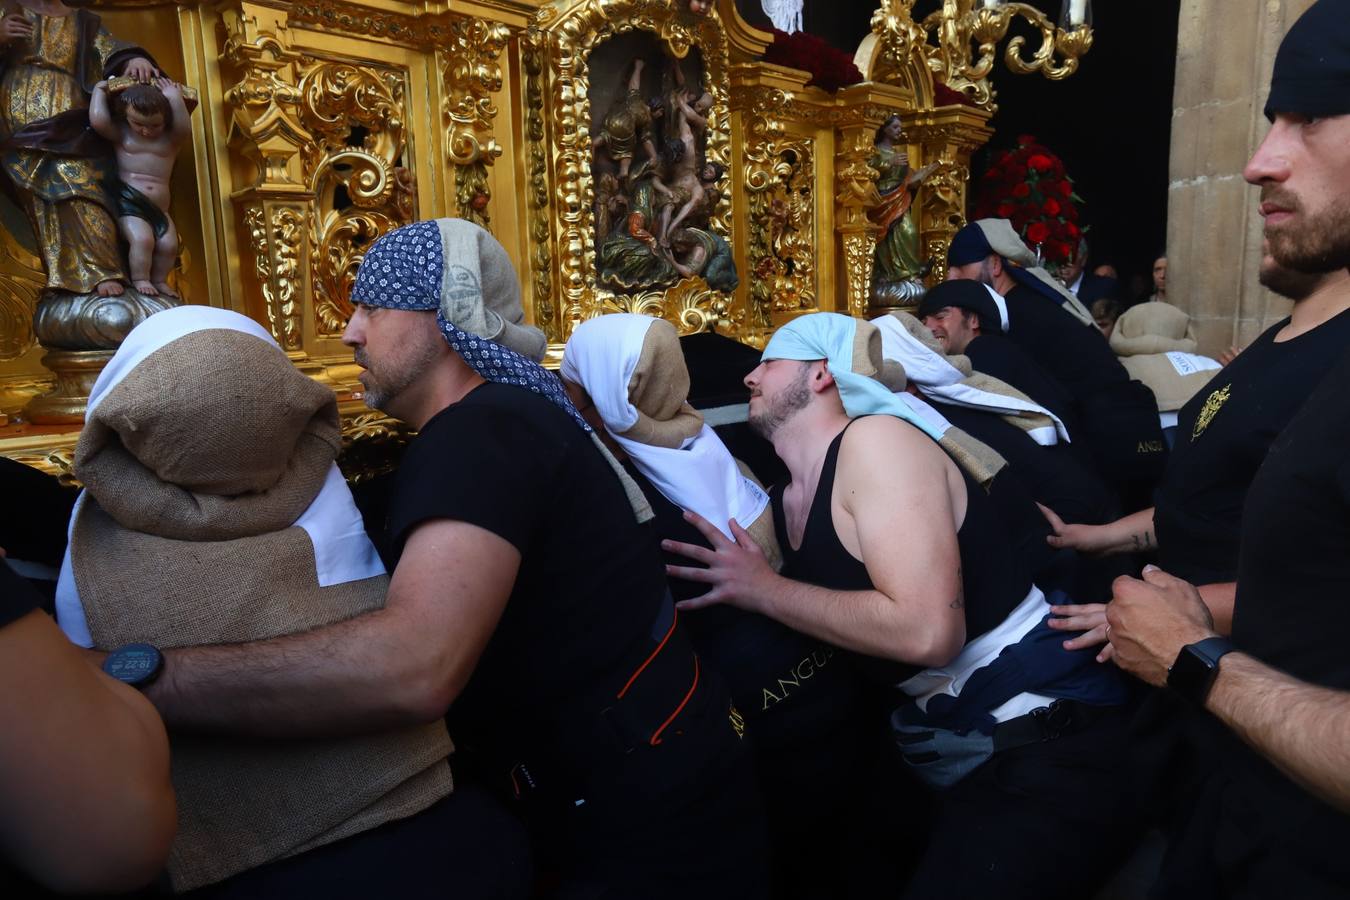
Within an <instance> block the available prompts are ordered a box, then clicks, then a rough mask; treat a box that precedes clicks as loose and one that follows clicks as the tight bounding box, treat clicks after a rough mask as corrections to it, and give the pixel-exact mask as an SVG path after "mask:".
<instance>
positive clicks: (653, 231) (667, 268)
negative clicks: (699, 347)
mask: <svg viewBox="0 0 1350 900" xmlns="http://www.w3.org/2000/svg"><path fill="white" fill-rule="evenodd" d="M705 6H706V4H701V3H693V4H690V3H687V2H680V3H676V4H673V5H672V4H669V3H667V2H664V0H617V2H616V0H586V2H582V3H579V4H564V3H562V2H555V3H552V4H550V5H548V6H546V7H543V8H542V9H540V11H539V13H538V14H537V16H536V18H535V21H534V25H533V26H532V28H531V29H530V37H528V38H527V40H526V50H525V54H524V56H523V61H524V63H525V69H526V73H527V83H526V92H525V93H526V133H527V139H528V140H529V141H530V146H529V147H528V148H527V153H528V154H529V156H527V160H526V164H527V172H529V173H530V175H529V177H530V179H531V184H530V188H529V190H530V197H529V205H530V207H531V209H532V210H534V213H535V218H534V220H533V222H532V235H533V236H534V237H536V238H539V237H543V238H545V239H546V241H547V242H548V244H549V247H548V249H547V252H546V253H538V252H537V253H536V257H537V258H541V260H540V261H542V262H543V263H544V265H546V266H547V267H548V268H549V269H550V270H551V271H550V275H549V278H548V282H547V284H544V283H543V278H542V277H541V276H540V274H539V273H538V271H537V270H536V273H535V282H536V283H535V309H536V323H537V324H539V325H540V327H543V328H544V329H545V331H546V333H548V334H549V336H550V339H551V340H558V339H561V338H565V337H566V334H567V332H568V331H569V330H570V327H571V324H572V323H575V322H577V321H580V320H582V319H585V318H589V317H590V316H592V315H595V314H598V313H599V312H602V311H605V310H608V309H614V308H630V307H635V306H640V307H643V308H656V306H658V305H659V306H661V308H667V309H674V308H675V307H679V308H681V309H684V308H688V304H690V303H693V304H695V305H697V306H698V308H699V309H700V310H701V312H699V313H697V314H695V313H692V312H691V313H689V314H687V315H684V316H683V317H682V318H681V316H680V314H679V313H678V312H674V313H672V316H673V320H676V319H678V320H680V321H682V322H694V321H700V322H711V321H714V320H719V321H720V320H723V318H724V313H725V314H727V315H732V316H733V317H735V315H734V313H732V312H731V304H730V302H729V300H726V299H724V295H725V294H726V293H728V292H729V291H731V290H734V289H735V286H736V284H737V275H736V271H735V265H734V263H733V261H732V251H731V241H730V237H731V231H730V219H731V216H730V212H731V202H730V184H729V182H730V179H729V177H728V172H727V160H728V159H729V156H730V132H729V130H728V118H727V92H728V80H727V67H728V63H727V42H726V35H725V33H724V32H723V30H722V26H721V22H720V20H719V19H718V18H717V16H716V15H715V14H713V13H712V12H711V11H710V10H709V9H706V8H704V7H705ZM532 55H533V58H532ZM532 66H533V67H534V68H533V69H532ZM536 89H537V91H538V93H535V91H536ZM536 103H538V104H539V106H540V107H542V108H546V109H547V115H546V116H544V115H540V116H539V118H540V127H538V128H537V129H536V128H535V127H534V125H533V124H532V119H533V117H534V116H535V115H536V112H535V109H536ZM535 134H538V135H539V137H538V138H536V137H534V136H533V135H535ZM540 144H542V146H540ZM537 151H541V152H542V157H543V159H542V166H543V171H542V172H541V173H540V177H541V178H542V180H543V183H544V184H545V185H551V187H552V190H551V191H550V190H548V188H547V187H545V188H544V191H543V193H544V194H545V195H546V197H538V198H536V197H535V196H534V195H535V193H536V181H535V174H534V173H535V172H536V171H537V166H538V163H539V162H540V160H539V157H537V156H535V153H536V152H537ZM540 201H542V202H540ZM532 262H534V260H532ZM554 286H556V287H554ZM549 287H553V291H552V296H550V292H549V290H548V288H549ZM653 293H656V294H665V295H669V296H668V297H666V299H665V300H657V299H656V298H655V297H652V296H649V295H651V294H653ZM676 298H678V299H676ZM544 303H547V304H548V305H549V306H550V309H549V310H548V312H550V313H551V314H552V316H553V318H554V319H555V321H556V323H557V324H556V325H555V326H552V327H550V325H549V324H548V323H547V322H546V321H545V320H544V317H543V316H542V315H540V313H541V312H543V311H544V310H541V304H544ZM682 327H684V326H683V325H682Z"/></svg>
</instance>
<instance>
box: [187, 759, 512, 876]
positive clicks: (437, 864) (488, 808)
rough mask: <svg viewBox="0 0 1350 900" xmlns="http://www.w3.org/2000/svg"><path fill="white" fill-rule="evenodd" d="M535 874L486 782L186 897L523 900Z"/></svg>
mask: <svg viewBox="0 0 1350 900" xmlns="http://www.w3.org/2000/svg"><path fill="white" fill-rule="evenodd" d="M530 875H531V870H530V857H529V844H528V840H527V838H526V836H525V830H524V828H523V827H522V826H521V825H520V824H519V823H518V822H517V821H516V820H515V819H514V818H513V817H512V816H511V815H510V814H509V813H508V812H507V811H506V810H505V809H504V808H503V807H502V806H501V804H500V803H498V802H497V801H496V800H494V799H492V798H491V797H490V796H489V795H488V794H487V793H486V792H485V791H483V790H482V789H481V788H477V787H474V786H472V785H463V786H462V785H459V784H456V785H455V792H454V793H453V794H451V795H450V796H449V797H447V798H445V799H444V800H442V801H440V802H439V803H437V804H436V805H434V806H432V807H431V808H430V809H427V810H425V811H423V812H421V813H418V814H417V815H415V816H410V817H409V818H406V819H400V820H398V821H395V822H389V823H386V824H384V825H381V826H380V827H379V828H373V829H371V830H370V831H366V832H363V833H361V834H358V835H355V836H354V837H350V838H347V839H346V840H342V841H337V842H336V843H333V844H327V845H325V846H323V847H319V848H316V849H314V850H311V851H309V852H308V853H302V854H301V855H299V856H293V857H291V858H289V859H283V860H278V861H277V862H274V863H270V864H268V865H265V866H259V867H258V868H256V869H251V870H249V871H247V872H243V873H241V874H239V875H236V876H235V877H233V878H230V879H227V880H226V881H223V882H220V883H219V884H214V885H209V886H207V887H204V888H201V889H200V890H196V891H191V892H190V893H187V894H184V895H182V896H184V897H191V898H193V900H270V898H277V900H283V898H285V900H293V898H298V897H328V898H334V900H337V898H344V897H398V898H400V900H420V898H428V900H429V898H433V897H434V898H444V897H454V898H457V900H524V898H526V897H528V896H529V891H530Z"/></svg>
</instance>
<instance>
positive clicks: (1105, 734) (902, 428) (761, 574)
mask: <svg viewBox="0 0 1350 900" xmlns="http://www.w3.org/2000/svg"><path fill="white" fill-rule="evenodd" d="M879 344H880V340H879V335H878V332H877V331H876V329H875V327H874V326H872V325H871V324H870V323H867V322H862V321H860V320H857V319H852V318H850V317H847V316H841V315H837V314H834V313H816V314H812V315H808V316H802V317H800V318H797V319H794V320H792V321H791V322H789V323H788V324H787V325H784V326H782V327H781V328H779V329H778V331H777V332H775V333H774V335H773V337H772V338H771V339H770V341H769V343H768V345H767V346H766V347H765V349H764V357H763V362H762V363H761V364H760V366H759V367H758V368H756V369H755V370H754V371H753V372H751V373H750V374H749V375H748V376H747V377H746V384H747V385H749V387H750V389H751V400H750V418H751V421H752V422H753V423H755V424H756V426H757V427H758V429H759V430H760V431H761V432H762V433H763V434H765V435H766V436H767V437H768V438H769V439H770V440H772V442H773V444H774V448H775V450H776V451H777V452H778V454H779V455H780V456H781V457H782V458H783V461H784V462H785V463H786V465H787V467H788V470H789V472H790V474H791V481H790V482H789V483H788V484H786V485H783V486H778V487H775V489H774V490H773V491H772V492H771V496H772V499H773V502H774V513H775V524H776V528H777V531H778V534H779V535H780V542H781V546H782V550H783V556H784V565H783V570H782V572H781V573H776V572H774V571H773V569H772V568H771V567H770V566H769V565H768V564H767V562H766V561H765V559H764V557H763V554H762V553H760V552H759V550H758V548H757V547H756V546H755V545H754V543H753V541H751V540H750V539H749V536H748V535H747V534H746V533H745V531H744V530H743V529H739V528H736V527H733V528H732V532H733V535H734V537H735V540H734V541H733V540H729V539H728V538H727V537H726V536H725V535H723V534H722V533H721V532H720V531H719V530H717V529H715V528H713V527H712V526H710V525H708V523H706V522H704V521H703V520H702V519H699V518H697V517H694V518H693V521H694V522H695V523H697V524H699V525H700V530H701V531H702V533H703V535H704V537H705V539H706V540H707V541H708V542H709V543H710V544H711V545H712V547H713V549H712V550H708V549H705V548H702V547H698V546H695V545H691V544H679V545H675V546H673V547H672V548H671V549H674V550H676V551H677V552H680V553H682V554H684V555H686V556H689V557H690V558H691V559H693V560H694V561H696V562H699V563H702V564H704V565H705V566H707V568H695V567H674V568H672V573H673V574H677V575H680V576H681V577H685V578H689V579H691V580H694V581H698V582H703V583H707V584H710V585H712V589H711V590H710V591H709V592H708V593H707V594H705V595H704V596H702V597H700V598H698V599H697V600H692V601H686V604H685V605H687V606H689V607H695V606H703V605H708V604H712V603H730V604H733V605H735V606H738V607H740V608H742V609H746V610H750V611H754V612H758V613H761V614H763V615H767V616H769V617H770V618H774V619H777V620H778V621H780V622H782V623H784V624H786V625H788V626H789V627H792V628H794V629H797V630H800V631H802V632H804V633H806V634H811V635H814V636H817V637H819V638H821V639H822V640H825V641H828V642H830V643H832V644H834V645H836V646H837V647H839V648H841V652H845V653H847V654H849V655H850V656H857V657H867V658H871V659H873V660H874V661H876V660H886V661H889V662H890V663H891V664H892V665H891V666H889V667H886V671H887V674H888V675H889V677H890V683H891V684H893V685H897V686H898V687H899V690H900V693H901V694H902V695H903V697H899V696H896V700H897V701H899V708H898V709H896V710H895V712H894V713H893V714H892V717H891V722H892V728H893V732H894V738H895V741H896V744H897V746H898V748H899V750H900V752H901V755H902V756H903V757H904V758H905V760H906V762H907V763H908V764H909V766H910V771H912V772H914V773H915V774H917V775H918V776H919V777H920V778H921V779H922V780H923V781H925V782H926V783H927V784H929V785H930V786H932V787H934V788H935V789H937V790H938V791H939V792H940V793H939V795H938V811H937V814H936V816H935V818H933V819H932V820H931V825H930V827H928V828H926V829H925V831H926V832H927V834H926V837H928V839H929V840H928V849H927V850H926V852H925V855H924V858H923V860H922V861H921V862H920V864H919V868H918V871H917V872H916V873H915V874H914V876H913V878H912V880H911V882H910V884H909V886H908V888H907V893H905V895H904V896H908V897H932V896H953V897H983V896H1000V897H1059V896H1062V897H1078V896H1081V895H1082V894H1083V892H1084V891H1085V890H1089V891H1090V887H1091V885H1092V883H1093V882H1094V881H1095V880H1096V879H1098V878H1100V877H1101V876H1102V875H1104V874H1105V873H1106V872H1107V871H1109V869H1110V867H1111V865H1112V863H1113V861H1114V855H1115V850H1114V848H1111V847H1103V846H1102V845H1101V843H1100V842H1101V839H1102V838H1103V837H1106V836H1108V835H1109V834H1110V833H1111V832H1112V830H1113V829H1114V828H1116V827H1119V825H1120V824H1121V823H1122V822H1123V821H1125V820H1127V819H1128V818H1129V815H1128V810H1129V803H1130V801H1129V796H1128V790H1127V788H1126V786H1125V785H1123V784H1121V783H1119V781H1118V780H1117V779H1115V777H1114V769H1115V766H1116V765H1117V764H1118V762H1119V759H1120V754H1121V753H1122V751H1121V749H1120V745H1121V743H1122V740H1121V739H1122V737H1123V728H1124V717H1123V715H1122V714H1121V712H1120V710H1119V708H1118V704H1119V703H1120V702H1121V701H1122V699H1123V695H1122V687H1121V685H1120V684H1119V683H1118V682H1117V681H1116V680H1115V673H1113V672H1111V671H1110V670H1108V669H1105V668H1104V667H1101V666H1097V665H1096V664H1095V662H1093V660H1092V655H1091V654H1090V653H1089V654H1081V653H1079V654H1076V653H1072V652H1070V651H1067V650H1065V649H1063V648H1062V647H1061V646H1060V642H1059V640H1058V639H1057V638H1058V635H1056V634H1055V633H1054V632H1053V631H1050V630H1049V629H1048V628H1047V627H1046V626H1045V619H1046V618H1047V616H1048V613H1049V607H1048V605H1047V604H1046V601H1045V598H1044V596H1043V595H1042V594H1041V592H1040V591H1039V590H1037V589H1036V588H1035V587H1034V586H1032V585H1031V584H1030V581H1029V578H1026V577H1025V576H1019V575H1018V570H1017V567H1016V565H1015V564H1014V561H1013V560H1012V558H1011V553H1010V550H1009V547H1008V542H1007V540H1006V538H1005V536H1004V535H1003V533H1002V528H1001V526H1000V524H999V523H998V522H997V521H996V520H995V518H994V513H993V511H992V510H991V509H990V507H989V506H988V505H987V504H988V500H987V498H986V497H985V496H984V493H983V491H982V490H981V488H980V487H979V486H978V484H977V483H976V482H975V481H974V479H972V478H971V477H970V476H968V475H966V474H965V473H964V472H963V471H962V470H961V469H959V468H958V467H957V466H956V465H955V464H953V462H952V461H951V460H950V459H948V458H947V457H946V456H945V455H944V453H943V452H942V451H941V450H940V449H939V447H938V445H937V443H936V439H937V437H938V434H937V433H936V432H935V431H934V429H933V427H932V424H931V422H929V421H927V420H926V419H925V418H923V417H922V415H920V414H918V413H916V411H915V410H914V408H913V407H912V406H910V405H909V404H908V403H906V402H904V400H903V397H904V395H896V394H892V393H891V392H890V391H889V390H888V389H887V388H886V387H884V386H883V385H882V384H881V383H880V382H878V381H877V380H875V376H876V373H877V368H878V365H879V363H880V352H879V351H880V347H879ZM898 472H902V473H903V477H897V473H898ZM871 668H873V669H874V670H875V669H880V668H882V667H880V666H879V665H877V666H873V667H871ZM892 705H893V704H892ZM1085 796H1091V797H1092V798H1093V803H1091V804H1084V803H1082V802H1081V801H1082V798H1083V797H1085ZM1080 813H1081V815H1080ZM1047 847H1054V852H1053V853H1047V852H1046V848H1047Z"/></svg>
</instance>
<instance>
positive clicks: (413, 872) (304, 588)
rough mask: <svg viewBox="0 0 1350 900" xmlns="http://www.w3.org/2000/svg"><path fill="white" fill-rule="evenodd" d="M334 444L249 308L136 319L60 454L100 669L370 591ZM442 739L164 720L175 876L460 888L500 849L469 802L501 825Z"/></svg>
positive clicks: (178, 879) (185, 880)
mask: <svg viewBox="0 0 1350 900" xmlns="http://www.w3.org/2000/svg"><path fill="white" fill-rule="evenodd" d="M222 398H229V400H228V402H222ZM339 446H340V442H339V428H338V416H337V403H336V400H335V398H334V397H333V394H332V392H331V391H330V390H328V389H327V388H325V387H323V386H322V385H319V384H317V383H316V382H314V381H313V380H311V379H310V378H307V377H306V376H304V375H302V374H301V373H300V372H298V371H297V370H296V369H295V367H294V365H292V364H291V361H290V360H289V359H287V358H286V355H285V354H284V353H283V352H282V351H281V349H280V347H278V346H277V344H276V341H275V340H273V339H272V337H271V336H270V335H269V334H268V333H267V332H266V331H265V330H264V329H263V328H261V327H260V326H259V325H258V324H257V323H256V322H254V321H253V320H251V319H248V318H247V317H245V316H242V315H240V314H238V313H235V312H231V311H228V310H222V309H213V308H210V307H203V306H183V307H178V308H176V309H171V310H167V311H165V312H163V313H159V314H156V315H154V316H152V317H150V318H149V319H147V320H146V321H145V322H144V323H142V324H141V325H140V326H138V327H137V328H136V329H134V330H133V331H132V332H131V334H130V335H128V337H127V339H126V340H125V341H124V342H123V343H122V345H121V347H120V348H119V349H118V351H117V353H116V354H115V355H114V356H113V358H112V360H111V361H109V363H108V365H107V366H106V367H105V368H104V369H103V372H102V373H101V374H100V376H99V378H98V380H97V381H96V382H95V384H94V387H93V390H92V391H91V393H90V396H89V406H88V412H87V414H86V422H85V427H84V430H83V431H82V432H81V434H80V442H79V444H78V445H77V447H76V451H75V463H74V470H75V472H76V473H77V477H79V478H80V480H81V481H82V482H83V483H84V485H85V490H84V492H83V493H82V494H81V495H80V497H79V499H78V500H77V502H76V505H75V509H74V511H73V513H72V515H71V520H70V541H69V546H68V549H67V551H66V555H65V560H64V563H63V565H62V567H61V574H60V578H59V580H58V582H57V594H56V606H57V615H58V619H59V622H60V624H61V627H62V629H63V630H64V631H65V632H66V634H67V635H68V636H69V637H70V638H71V639H72V640H74V641H75V642H76V643H78V644H81V645H83V646H96V647H99V648H101V649H105V650H109V649H110V650H112V652H111V654H110V655H109V656H108V657H107V659H106V661H105V663H104V670H105V671H107V672H108V673H109V674H110V675H113V676H114V677H117V678H120V679H122V680H124V681H125V682H127V683H129V684H131V685H133V686H136V687H143V688H144V687H148V686H149V685H150V684H152V683H153V681H154V678H155V677H156V675H157V674H158V669H159V668H160V666H162V663H163V653H164V652H167V648H170V647H191V646H194V645H200V644H216V643H227V642H230V643H233V642H241V641H256V640H265V639H268V638H276V637H280V636H282V635H287V634H293V633H296V632H299V631H304V630H306V629H310V628H317V627H320V626H323V625H327V624H330V623H332V622H336V621H339V620H342V619H347V618H350V617H351V616H354V615H359V614H361V613H365V612H371V611H374V610H379V609H380V607H382V606H383V605H384V598H385V593H386V591H387V589H388V584H389V579H388V577H387V576H386V575H385V570H384V566H383V564H382V563H381V562H380V560H379V557H378V556H377V555H376V553H375V549H374V547H373V546H372V545H371V542H370V540H369V539H368V538H367V537H366V533H365V531H364V529H363V527H362V522H361V516H360V514H359V512H358V511H357V509H356V506H355V504H354V503H353V502H352V497H351V493H350V492H349V491H348V489H347V485H346V482H345V481H344V480H343V478H342V475H341V473H340V472H339V471H338V468H337V466H336V464H335V463H334V459H335V457H336V455H337V451H338V448H339ZM452 749H453V747H452V745H451V742H450V738H449V736H448V735H447V733H446V728H445V725H444V724H443V723H441V722H432V723H427V724H420V725H415V724H408V725H407V726H405V727H401V728H381V729H372V730H371V732H370V733H369V734H364V735H332V736H326V737H323V738H318V739H314V740H309V741H304V742H292V741H283V742H278V741H269V740H262V739H259V738H257V737H250V736H238V737H226V736H222V735H215V736H198V735H192V734H186V733H182V732H175V733H173V735H172V739H171V750H172V758H173V782H174V787H175V790H176V791H177V794H178V798H179V804H178V805H179V829H178V836H177V838H176V840H175V841H174V845H173V848H172V851H171V853H170V856H169V861H168V867H167V874H168V879H169V882H170V883H171V885H172V888H173V890H174V891H175V892H176V893H182V892H185V891H193V890H196V889H198V888H203V887H207V886H209V890H210V892H211V896H213V897H272V896H290V895H293V893H294V891H295V888H296V886H297V884H300V883H304V884H306V885H307V886H309V887H310V888H311V889H322V888H323V886H324V885H325V884H332V885H337V884H341V885H343V886H344V887H345V889H347V890H362V891H391V892H395V893H398V894H399V895H401V896H426V895H428V894H430V893H431V892H432V891H434V890H437V889H441V888H444V887H445V885H446V883H447V879H450V883H457V887H460V888H463V889H465V890H468V889H469V888H470V879H469V877H468V875H469V872H470V871H472V870H473V864H474V863H475V862H477V861H480V860H481V861H483V862H485V863H486V861H488V860H490V859H493V858H494V856H493V855H486V854H480V855H475V856H468V855H466V854H464V852H463V849H462V840H463V838H464V837H465V836H466V835H467V834H468V830H469V827H468V826H467V825H466V822H465V819H466V818H468V819H472V820H473V821H472V825H471V827H472V828H474V829H477V830H479V831H481V832H490V831H491V829H492V827H493V824H494V823H493V821H492V819H491V818H489V817H486V816H483V815H480V813H481V812H482V811H483V809H490V808H491V805H490V804H487V806H482V807H480V806H479V805H477V804H478V803H479V801H480V800H481V801H482V802H483V803H485V804H486V798H475V797H470V798H468V799H465V798H464V797H462V796H453V797H451V796H449V795H450V794H451V776H450V769H449V766H448V765H447V764H446V759H447V757H448V756H449V755H450V753H451V751H452ZM447 797H448V798H449V799H446V798H447ZM499 821H500V823H502V824H503V825H505V826H507V834H510V833H511V831H512V829H511V828H510V827H509V820H508V819H507V818H506V817H505V815H504V814H499ZM456 828H458V829H460V834H459V837H460V839H461V843H460V844H459V846H456V840H455V838H456V833H455V830H456ZM391 846H393V847H397V848H400V849H399V850H396V851H391V850H390V847H391ZM419 848H420V850H421V851H422V852H418V851H419ZM319 850H321V852H315V853H311V852H310V851H319ZM428 851H429V852H428ZM520 858H522V859H523V853H522V854H520ZM375 859H380V860H381V861H382V862H384V863H385V864H386V865H387V866H388V869H386V870H385V871H383V872H382V871H381V870H380V869H377V868H374V867H373V866H372V862H373V861H374V860H375ZM522 868H523V866H522ZM478 874H479V875H480V876H481V877H482V878H483V880H484V881H485V882H487V883H491V882H492V881H494V880H497V879H499V878H501V877H502V876H503V875H504V874H505V873H503V872H502V871H500V870H498V869H495V868H493V867H492V866H491V865H485V866H484V867H483V869H482V870H480V871H479V872H478ZM516 881H517V884H520V883H522V882H523V872H522V873H521V874H520V875H518V876H517V879H516Z"/></svg>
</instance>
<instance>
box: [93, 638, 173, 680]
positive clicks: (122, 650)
mask: <svg viewBox="0 0 1350 900" xmlns="http://www.w3.org/2000/svg"><path fill="white" fill-rule="evenodd" d="M163 669H164V654H163V653H160V652H159V648H157V647H155V646H152V645H151V644H124V645H123V646H121V647H118V648H117V649H116V650H114V651H113V652H111V653H109V654H108V657H107V658H106V659H105V660H103V671H104V673H105V674H107V675H110V676H112V677H113V678H116V679H117V680H118V681H120V682H122V683H123V684H129V685H131V686H132V687H134V688H140V689H144V688H145V687H146V686H147V685H149V684H150V683H151V682H153V681H154V680H155V679H156V678H158V677H159V673H160V672H161V671H163Z"/></svg>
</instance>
